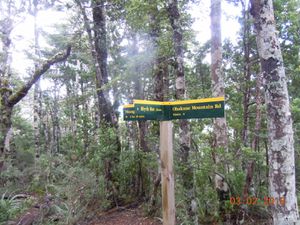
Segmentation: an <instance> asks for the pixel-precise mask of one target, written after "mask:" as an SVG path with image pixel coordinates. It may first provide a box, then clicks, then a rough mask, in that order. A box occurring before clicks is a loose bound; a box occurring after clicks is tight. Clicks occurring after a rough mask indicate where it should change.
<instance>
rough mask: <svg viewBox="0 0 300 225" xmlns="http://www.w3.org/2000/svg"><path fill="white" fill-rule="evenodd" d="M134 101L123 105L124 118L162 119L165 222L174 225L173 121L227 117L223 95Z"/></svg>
mask: <svg viewBox="0 0 300 225" xmlns="http://www.w3.org/2000/svg"><path fill="white" fill-rule="evenodd" d="M133 103H134V104H129V105H124V106H123V116H124V120H129V121H136V120H159V121H160V159H161V165H160V166H161V177H162V207H163V209H162V210H163V224H164V225H175V192H174V172H173V123H172V121H171V120H174V119H192V118H216V117H224V97H217V98H204V99H194V100H183V101H175V102H158V101H147V100H134V102H133Z"/></svg>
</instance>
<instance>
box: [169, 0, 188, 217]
mask: <svg viewBox="0 0 300 225" xmlns="http://www.w3.org/2000/svg"><path fill="white" fill-rule="evenodd" d="M167 11H168V16H169V20H170V23H171V27H172V31H173V45H174V51H175V62H174V69H175V74H176V81H175V98H176V99H177V100H183V99H186V98H187V92H186V84H185V73H184V47H183V30H182V22H181V13H180V10H179V5H178V1H177V0H169V1H168V8H167ZM179 144H180V161H181V163H182V165H184V167H183V168H184V169H183V171H182V174H181V175H182V180H183V185H184V187H185V189H186V190H187V192H188V195H187V199H188V204H189V207H188V211H189V213H190V214H191V215H192V214H193V213H194V212H192V207H191V201H192V200H193V198H194V193H193V171H192V168H191V167H189V166H188V165H189V155H190V149H191V132H190V125H189V122H188V120H186V119H182V120H179Z"/></svg>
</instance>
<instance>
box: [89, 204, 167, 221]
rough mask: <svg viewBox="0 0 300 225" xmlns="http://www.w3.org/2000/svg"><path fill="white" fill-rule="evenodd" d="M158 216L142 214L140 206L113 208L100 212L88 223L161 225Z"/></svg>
mask: <svg viewBox="0 0 300 225" xmlns="http://www.w3.org/2000/svg"><path fill="white" fill-rule="evenodd" d="M161 224H162V222H161V221H160V219H159V218H150V217H147V216H145V215H144V214H143V212H142V209H141V208H140V207H132V208H115V209H112V210H110V211H108V212H104V213H100V214H99V215H96V216H95V218H94V219H93V220H92V221H91V222H90V223H89V224H88V225H161Z"/></svg>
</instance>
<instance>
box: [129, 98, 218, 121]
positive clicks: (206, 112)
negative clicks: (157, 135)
mask: <svg viewBox="0 0 300 225" xmlns="http://www.w3.org/2000/svg"><path fill="white" fill-rule="evenodd" d="M123 109H124V120H173V119H192V118H216V117H224V97H217V98H204V99H194V100H183V101H175V102H158V101H147V100H134V104H131V105H125V106H124V107H123Z"/></svg>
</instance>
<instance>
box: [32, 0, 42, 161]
mask: <svg viewBox="0 0 300 225" xmlns="http://www.w3.org/2000/svg"><path fill="white" fill-rule="evenodd" d="M32 3H33V10H32V12H31V14H32V16H33V20H34V54H35V57H36V62H35V63H34V67H35V69H37V67H38V62H37V60H38V59H40V54H39V51H40V49H39V36H40V32H39V28H38V23H37V19H38V18H37V17H38V1H36V0H33V2H32ZM41 106H42V103H41V91H40V83H39V81H37V82H36V83H35V84H34V89H33V126H34V148H35V157H36V158H39V157H40V153H41V138H40V124H41V121H40V120H41Z"/></svg>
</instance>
